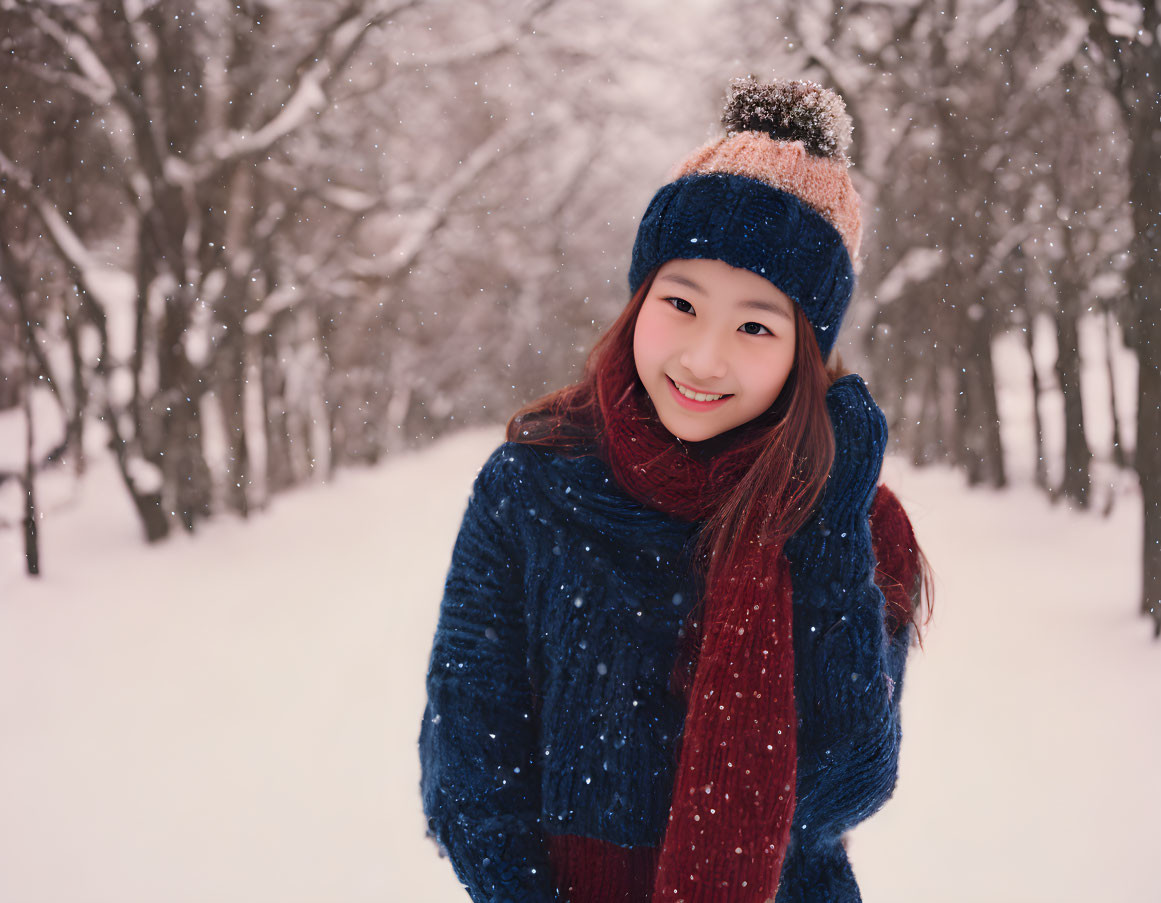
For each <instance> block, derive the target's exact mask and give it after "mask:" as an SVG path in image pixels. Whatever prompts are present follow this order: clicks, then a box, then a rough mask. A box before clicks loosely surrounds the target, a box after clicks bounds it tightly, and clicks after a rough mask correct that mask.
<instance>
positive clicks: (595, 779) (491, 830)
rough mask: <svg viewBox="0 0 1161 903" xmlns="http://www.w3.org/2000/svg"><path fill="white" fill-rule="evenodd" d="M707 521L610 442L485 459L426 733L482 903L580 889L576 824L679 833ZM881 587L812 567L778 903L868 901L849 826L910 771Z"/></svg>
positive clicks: (443, 629)
mask: <svg viewBox="0 0 1161 903" xmlns="http://www.w3.org/2000/svg"><path fill="white" fill-rule="evenodd" d="M896 504H897V503H896ZM899 514H900V516H902V517H903V518H904V519H905V515H902V509H899ZM873 517H874V511H872V518H873ZM698 526H699V525H698V524H692V523H688V522H684V521H680V520H677V519H675V518H672V517H670V516H668V515H666V514H663V513H661V512H658V511H655V510H652V509H649V508H647V507H645V506H643V505H642V504H641V503H639V502H637V501H636V500H634V499H632V498H631V497H629V496H628V495H627V494H626V493H625V492H624V491H623V490H622V489H621V488H620V487H619V486H618V485H617V484H616V483H615V481H614V480H613V477H612V476H611V474H610V471H609V470H608V468H607V466H606V465H605V464H604V463H603V462H602V461H601V460H600V459H599V458H597V457H595V456H586V457H582V458H577V459H572V460H570V459H567V458H564V457H562V456H558V455H556V454H553V453H552V452H549V451H546V450H542V449H538V448H533V447H530V446H525V445H520V444H517V443H511V442H505V443H503V444H502V445H501V446H500V447H499V448H498V449H496V451H495V452H493V454H492V455H491V456H490V457H489V459H488V460H487V462H486V463H485V464H484V466H483V468H482V469H481V470H480V472H479V475H478V476H477V478H476V480H475V483H474V486H473V490H472V495H471V498H470V500H469V502H468V507H467V511H466V513H465V514H464V518H463V522H462V525H461V528H460V532H459V535H458V537H457V539H456V543H455V547H454V549H453V552H452V560H451V566H450V568H449V570H448V574H447V580H446V583H445V587H444V596H443V601H442V604H441V607H440V614H439V622H438V627H437V630H436V635H435V642H434V645H433V648H432V651H431V657H430V661H429V667H428V671H427V692H428V699H427V705H426V710H425V712H424V716H423V721H422V724H421V728H420V735H419V751H420V759H421V766H422V776H421V780H420V789H421V793H422V799H423V808H424V812H425V814H426V815H427V818H428V828H429V834H430V835H431V836H433V837H434V838H435V839H436V840H437V841H438V842H439V845H440V846H441V847H442V848H443V849H445V850H446V852H447V854H448V856H449V857H450V859H451V862H452V865H453V867H454V869H455V872H456V874H457V876H458V877H459V879H460V880H461V882H462V883H463V884H464V885H465V887H466V889H467V891H468V893H469V895H470V896H471V899H472V900H473V901H476V903H483V901H488V903H499V901H513V903H523V901H536V903H540V901H549V900H558V899H564V895H563V894H562V893H561V892H560V891H558V890H557V889H556V884H555V881H554V876H553V866H552V859H551V858H550V852H551V850H552V849H553V841H555V840H557V839H559V838H560V837H561V836H565V835H567V836H571V837H583V838H592V839H594V840H597V841H603V842H606V843H609V844H615V845H617V846H618V847H630V848H654V849H655V848H658V847H660V845H661V841H662V838H663V836H664V831H665V826H666V821H667V818H668V812H669V804H670V796H671V793H672V788H673V782H674V769H675V765H676V753H677V748H678V747H677V741H678V738H679V737H680V734H681V729H682V723H683V719H684V715H685V704H684V701H683V700H682V699H681V698H680V697H678V696H676V695H674V694H673V693H672V692H671V691H670V689H669V676H670V672H671V670H672V667H673V664H674V661H675V658H676V655H677V643H678V639H679V636H678V630H679V627H680V626H681V625H682V621H683V619H684V617H685V615H686V613H687V611H688V610H689V608H690V607H691V606H692V605H693V603H694V601H695V594H696V592H697V588H696V584H695V582H694V580H693V578H692V576H691V568H690V561H691V553H692V545H693V541H694V539H695V538H696V537H695V532H696V529H697V527H698ZM908 532H909V526H908ZM864 552H865V554H866V555H867V556H870V557H871V563H872V564H873V552H872V549H871V548H870V546H869V543H868V546H867V548H866V549H865V550H864ZM872 569H873V568H872ZM872 591H873V593H874V594H875V596H876V598H874V599H873V600H872V604H866V603H863V604H861V605H858V606H855V607H854V608H852V607H851V605H850V599H849V597H847V593H846V591H845V589H844V588H841V587H835V586H834V585H833V584H832V585H831V586H829V587H828V588H827V592H828V593H834V594H836V595H837V596H839V597H840V598H839V599H836V600H835V604H833V605H831V604H827V603H826V602H825V601H824V602H823V603H822V604H817V596H818V594H819V588H818V587H800V586H799V585H798V584H797V583H795V585H794V598H795V603H796V604H795V609H794V624H793V633H794V652H795V700H796V706H797V709H798V714H799V727H798V779H797V780H798V783H797V788H796V790H797V803H796V807H795V818H794V827H793V829H792V832H791V838H790V846H789V848H788V850H787V856H786V861H785V864H784V868H783V873H782V876H781V880H780V884H779V889H778V895H777V903H791V901H804V903H805V901H808V900H809V901H819V900H827V901H831V903H835V901H840V903H841V901H857V900H859V899H860V896H859V891H858V887H857V885H856V883H855V880H854V876H853V874H852V872H851V868H850V865H849V863H848V861H847V857H846V854H845V852H844V850H843V847H842V844H841V842H840V836H841V834H842V832H844V831H845V830H847V829H848V828H850V827H851V826H852V825H854V824H856V823H858V822H860V821H862V820H863V819H865V818H867V817H868V816H869V815H871V814H872V813H873V812H875V811H877V810H878V809H879V808H880V807H881V806H882V805H883V804H884V803H885V802H886V800H887V799H888V798H889V797H890V796H891V794H892V792H893V790H894V787H895V779H896V773H897V767H898V752H899V742H900V736H901V731H900V722H899V699H900V695H901V691H902V682H903V672H904V666H905V662H906V658H907V649H908V645H909V640H910V634H911V630H910V628H909V627H908V626H905V627H904V629H901V630H899V631H898V632H897V633H896V634H895V635H893V636H892V635H890V634H889V633H888V631H887V627H886V623H885V619H884V611H883V602H884V597H883V595H882V592H881V591H879V589H878V588H875V587H874V586H873V584H872ZM908 591H909V592H910V591H911V589H910V588H908ZM862 592H863V593H864V595H865V593H866V587H865V586H864V587H862ZM809 595H812V596H814V597H816V599H815V604H810V605H800V604H798V600H799V598H800V597H803V598H805V597H806V596H809ZM852 595H853V594H852ZM844 599H845V601H843V600H844ZM853 701H854V702H853ZM557 848H559V847H557Z"/></svg>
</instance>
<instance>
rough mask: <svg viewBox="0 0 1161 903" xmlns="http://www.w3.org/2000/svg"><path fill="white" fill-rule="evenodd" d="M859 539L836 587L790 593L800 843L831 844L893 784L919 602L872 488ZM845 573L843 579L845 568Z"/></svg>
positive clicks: (907, 539) (902, 522) (902, 527)
mask: <svg viewBox="0 0 1161 903" xmlns="http://www.w3.org/2000/svg"><path fill="white" fill-rule="evenodd" d="M862 529H863V534H864V535H862V536H861V537H856V540H861V541H857V542H856V543H854V544H853V545H855V546H856V547H860V548H863V552H862V553H861V554H862V555H864V556H865V558H864V560H863V561H862V563H861V564H860V565H859V566H857V567H851V568H850V569H849V572H850V573H851V574H854V575H855V577H854V579H850V578H844V580H843V585H841V586H836V585H832V584H829V583H825V582H819V583H815V584H813V585H805V584H806V583H807V581H806V580H804V581H803V584H804V585H803V586H801V587H798V586H796V587H795V591H796V594H797V593H799V591H800V590H801V593H802V594H804V595H805V594H809V595H810V597H811V602H812V604H809V605H796V606H795V608H794V618H795V624H794V632H795V648H796V650H800V652H799V655H798V658H797V659H796V668H795V672H796V673H795V687H796V695H797V698H798V703H799V717H800V725H799V733H798V738H799V769H798V786H797V804H796V810H795V825H794V827H795V829H796V831H797V832H800V837H799V840H800V842H801V844H802V845H803V846H809V842H810V840H811V839H813V840H818V839H822V838H826V837H835V836H837V835H838V834H840V833H841V832H842V831H844V830H846V829H848V828H850V827H851V826H853V825H855V824H857V823H858V822H860V821H863V820H864V819H866V818H868V817H869V816H870V815H872V814H873V813H874V812H876V811H878V809H879V808H881V807H882V806H883V804H884V803H885V802H886V801H887V800H888V799H890V797H891V795H892V793H893V792H894V788H895V783H896V778H897V775H898V763H899V745H900V741H901V738H902V726H901V723H900V717H899V701H900V697H901V693H902V684H903V673H904V669H905V667H906V661H907V652H908V647H909V645H910V638H911V627H910V624H909V620H908V619H909V616H910V611H911V606H912V605H913V602H914V594H915V593H917V592H918V579H919V566H918V553H917V551H916V544H915V539H914V534H913V533H912V531H911V525H910V522H909V521H908V519H907V515H906V513H905V512H904V511H903V508H902V506H901V505H900V504H899V502H898V499H896V498H895V496H894V494H893V493H891V491H890V490H889V489H888V488H887V487H886V486H882V485H881V486H880V487H879V489H878V492H877V493H876V496H875V500H874V503H873V504H872V507H871V511H870V516H869V518H868V519H867V521H866V523H865V524H864V525H863V528H862ZM844 570H847V569H846V568H844Z"/></svg>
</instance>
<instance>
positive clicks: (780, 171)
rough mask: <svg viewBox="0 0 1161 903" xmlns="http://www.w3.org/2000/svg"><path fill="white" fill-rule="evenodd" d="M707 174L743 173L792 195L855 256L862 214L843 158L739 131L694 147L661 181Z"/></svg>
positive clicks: (857, 254)
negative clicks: (834, 230)
mask: <svg viewBox="0 0 1161 903" xmlns="http://www.w3.org/2000/svg"><path fill="white" fill-rule="evenodd" d="M709 172H724V173H731V174H733V175H737V176H748V177H749V178H751V179H757V180H759V181H761V182H765V183H766V184H767V185H772V186H773V187H775V188H781V189H782V190H784V191H789V192H791V193H792V194H796V195H798V197H800V198H802V200H803V201H805V202H806V203H807V204H809V205H810V206H811V207H812V208H813V209H814V210H816V211H818V212H819V213H820V214H821V215H822V216H823V217H824V218H825V219H826V221H827V222H828V223H830V224H831V225H832V226H834V227H835V229H837V230H838V233H839V235H841V236H842V239H843V244H844V245H845V246H846V249H847V253H849V254H850V256H851V260H854V261H857V260H858V257H859V245H860V243H861V242H862V234H863V225H862V215H861V214H860V212H859V196H858V194H857V193H856V192H855V186H854V184H853V183H852V182H851V177H850V174H849V173H848V172H847V161H846V159H845V158H843V159H838V160H836V159H833V158H830V157H816V156H814V155H812V154H810V153H808V152H807V150H806V146H805V145H804V144H803V142H801V141H779V140H777V139H775V138H773V137H771V136H770V135H766V134H763V133H762V132H752V131H747V132H739V133H738V134H737V135H732V136H730V137H723V138H715V139H713V140H712V141H709V142H707V143H705V144H703V145H702V146H701V147H699V148H697V150H695V151H693V152H692V153H691V154H690V155H689V156H688V157H686V158H685V159H684V160H682V161H680V162H679V163H677V164H676V165H675V166H674V167H673V168H672V169H671V170H670V172H669V175H668V178H667V180H666V181H669V182H672V181H674V180H675V179H680V178H681V177H682V176H688V175H691V174H692V173H709Z"/></svg>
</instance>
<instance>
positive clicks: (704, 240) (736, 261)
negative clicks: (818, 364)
mask: <svg viewBox="0 0 1161 903" xmlns="http://www.w3.org/2000/svg"><path fill="white" fill-rule="evenodd" d="M697 258H710V259H714V260H723V261H725V262H726V263H728V264H729V265H730V266H734V267H738V268H739V269H743V270H749V271H750V272H752V273H757V274H758V275H759V276H761V277H762V278H764V279H766V280H767V281H768V282H770V283H771V284H772V285H774V286H776V287H777V288H778V289H779V290H781V291H782V292H784V293H785V294H786V295H787V297H789V298H791V299H792V300H793V301H794V302H795V303H797V304H798V305H799V306H800V307H801V308H802V310H803V312H804V313H805V314H806V316H807V319H809V320H810V323H811V325H812V326H813V327H814V337H815V339H816V340H817V341H818V347H819V350H820V351H821V352H822V356H823V357H824V358H825V357H826V356H827V355H828V354H830V350H831V348H833V347H834V343H835V338H836V337H837V336H838V330H839V326H840V325H841V323H842V318H843V314H844V312H845V311H846V308H847V304H848V302H849V301H850V299H851V294H852V293H853V292H854V288H855V272H854V267H853V265H852V263H851V258H850V255H849V254H847V250H846V248H845V247H844V246H843V239H842V236H841V235H840V234H839V233H838V231H837V230H836V229H835V227H834V226H833V225H832V224H831V223H829V222H827V220H826V219H825V218H824V217H823V216H822V215H821V214H820V213H818V211H816V210H814V209H813V208H812V207H811V206H810V205H809V204H807V203H806V202H805V201H803V200H802V199H801V198H799V197H798V196H796V195H795V194H793V193H791V192H790V191H785V190H783V189H781V188H776V187H774V186H773V185H768V184H766V183H765V182H763V181H761V180H760V179H756V178H752V177H750V176H742V175H736V174H733V173H724V172H711V173H692V174H690V175H687V176H682V177H681V178H680V179H677V180H676V181H674V182H669V183H668V184H666V185H662V186H661V187H660V188H659V189H657V193H656V194H654V195H653V198H652V200H650V201H649V206H648V207H646V208H645V213H644V214H643V215H642V217H641V222H640V224H639V225H638V227H637V237H636V239H635V240H634V242H633V255H632V261H631V263H630V266H629V291H630V293H633V292H636V291H637V289H638V288H639V287H640V286H641V284H642V283H643V282H644V281H645V277H646V276H648V275H649V273H650V271H652V270H653V268H654V267H657V266H660V265H661V264H663V263H665V261H667V260H674V259H683V260H688V259H697Z"/></svg>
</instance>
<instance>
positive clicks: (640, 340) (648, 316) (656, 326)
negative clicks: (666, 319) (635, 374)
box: [633, 306, 665, 366]
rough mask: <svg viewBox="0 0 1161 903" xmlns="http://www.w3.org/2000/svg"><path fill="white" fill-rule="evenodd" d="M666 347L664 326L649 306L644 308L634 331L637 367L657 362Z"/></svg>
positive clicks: (634, 353) (634, 350)
mask: <svg viewBox="0 0 1161 903" xmlns="http://www.w3.org/2000/svg"><path fill="white" fill-rule="evenodd" d="M664 345H665V337H664V328H663V324H661V323H659V322H658V320H657V317H656V316H654V315H653V313H652V311H651V309H650V308H649V307H648V306H645V307H642V308H641V312H640V313H639V314H638V315H637V326H636V328H635V329H634V331H633V356H634V357H635V358H636V359H637V365H638V366H641V365H642V364H648V363H653V362H655V361H657V360H658V358H659V357H661V352H662V348H663V347H664Z"/></svg>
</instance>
